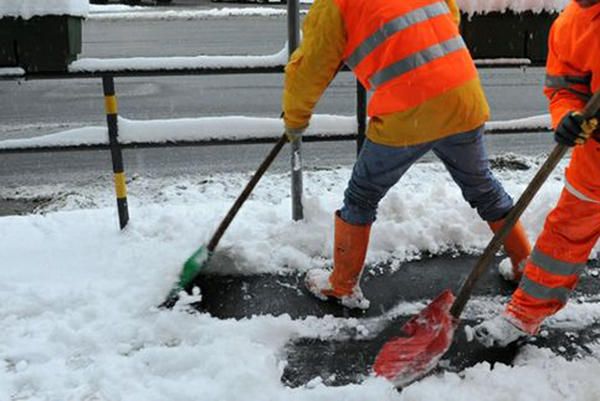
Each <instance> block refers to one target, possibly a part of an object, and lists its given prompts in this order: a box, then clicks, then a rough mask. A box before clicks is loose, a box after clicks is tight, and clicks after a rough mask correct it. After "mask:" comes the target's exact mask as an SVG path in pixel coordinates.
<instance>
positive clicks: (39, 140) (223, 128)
mask: <svg viewBox="0 0 600 401" xmlns="http://www.w3.org/2000/svg"><path fill="white" fill-rule="evenodd" d="M550 124H551V122H550V116H549V115H542V116H535V117H529V118H522V119H516V120H508V121H495V122H494V121H493V122H489V123H487V124H486V128H487V129H488V131H498V130H508V131H518V130H531V129H550ZM282 132H283V121H282V120H281V119H280V118H264V117H243V116H228V117H203V118H182V119H171V120H146V121H142V120H128V119H126V118H123V117H119V141H120V142H121V143H123V144H134V143H167V142H191V141H199V142H201V141H211V140H231V141H234V140H244V139H255V138H278V137H279V136H280V135H281V134H282ZM356 132H357V123H356V117H354V116H335V115H327V114H321V115H319V114H317V115H314V116H313V118H312V120H311V124H310V126H309V128H308V130H307V131H306V135H307V136H320V137H326V136H332V135H351V134H355V133H356ZM107 143H108V132H107V128H106V127H83V128H75V129H70V130H66V131H61V132H57V133H54V134H48V135H41V136H37V137H34V138H26V139H8V140H4V141H0V149H23V148H39V147H61V146H78V145H82V146H91V145H106V144H107Z"/></svg>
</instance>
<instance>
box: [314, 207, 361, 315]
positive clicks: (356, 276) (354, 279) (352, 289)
mask: <svg viewBox="0 0 600 401" xmlns="http://www.w3.org/2000/svg"><path fill="white" fill-rule="evenodd" d="M370 232H371V225H370V224H369V225H354V224H350V223H346V222H345V221H344V220H342V218H341V217H340V216H339V213H338V212H336V215H335V236H334V242H335V243H334V252H333V272H331V274H329V271H327V270H325V269H313V270H311V271H309V272H308V273H307V274H306V279H305V281H306V286H307V288H308V290H309V291H310V292H311V293H313V294H314V295H315V296H316V297H318V298H320V299H323V300H325V299H327V298H328V297H333V298H336V299H338V300H339V301H340V302H341V303H342V305H344V306H347V307H349V308H361V309H368V307H369V301H368V300H367V299H366V298H365V297H364V295H363V294H362V291H361V290H360V286H359V281H360V276H361V273H362V270H363V265H364V263H365V257H366V255H367V247H368V245H369V235H370Z"/></svg>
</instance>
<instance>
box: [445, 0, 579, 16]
mask: <svg viewBox="0 0 600 401" xmlns="http://www.w3.org/2000/svg"><path fill="white" fill-rule="evenodd" d="M569 1H570V0H456V2H457V4H458V7H459V8H460V9H461V10H462V11H463V12H465V13H467V14H469V15H471V14H476V13H477V14H485V13H489V12H492V11H500V12H504V11H507V10H511V11H515V12H523V11H533V12H535V13H540V12H542V11H550V12H559V11H561V10H562V9H563V8H565V7H566V5H567V4H569Z"/></svg>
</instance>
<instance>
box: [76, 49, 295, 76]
mask: <svg viewBox="0 0 600 401" xmlns="http://www.w3.org/2000/svg"><path fill="white" fill-rule="evenodd" d="M287 53H288V51H287V46H285V47H284V48H282V49H281V50H280V51H279V52H278V53H276V54H272V55H267V56H193V57H177V56H174V57H127V58H103V59H100V58H82V59H79V60H77V61H74V62H72V63H71V64H69V72H73V73H77V72H103V71H128V70H138V71H140V70H142V71H143V70H146V71H147V70H151V71H155V70H182V69H201V68H213V69H214V68H244V67H247V68H251V67H280V66H284V65H285V64H286V62H287V58H288V56H287Z"/></svg>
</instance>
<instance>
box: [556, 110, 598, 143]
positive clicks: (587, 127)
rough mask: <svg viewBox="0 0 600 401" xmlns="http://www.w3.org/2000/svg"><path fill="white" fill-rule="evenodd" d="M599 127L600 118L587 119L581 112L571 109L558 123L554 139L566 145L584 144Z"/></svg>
mask: <svg viewBox="0 0 600 401" xmlns="http://www.w3.org/2000/svg"><path fill="white" fill-rule="evenodd" d="M597 127H598V120H597V119H596V118H592V119H590V120H587V121H586V120H585V119H584V118H583V116H582V115H581V113H579V112H577V111H571V112H569V113H568V114H567V115H566V116H564V117H563V119H562V120H561V121H560V123H558V127H556V131H554V140H555V141H556V142H558V143H560V144H563V145H566V146H575V145H583V144H584V143H585V141H587V140H588V139H589V137H590V136H591V135H592V133H593V132H594V131H595V130H596V128H597Z"/></svg>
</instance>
